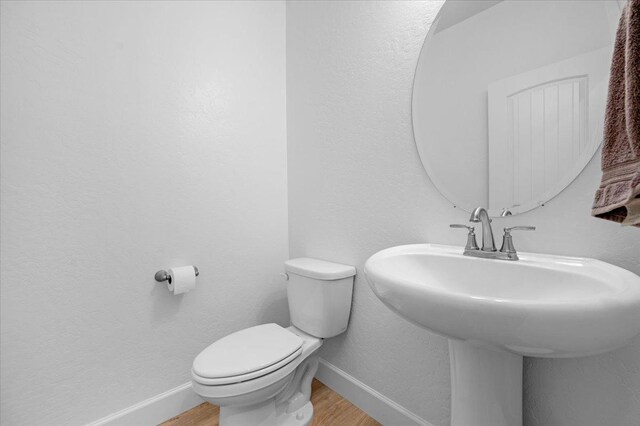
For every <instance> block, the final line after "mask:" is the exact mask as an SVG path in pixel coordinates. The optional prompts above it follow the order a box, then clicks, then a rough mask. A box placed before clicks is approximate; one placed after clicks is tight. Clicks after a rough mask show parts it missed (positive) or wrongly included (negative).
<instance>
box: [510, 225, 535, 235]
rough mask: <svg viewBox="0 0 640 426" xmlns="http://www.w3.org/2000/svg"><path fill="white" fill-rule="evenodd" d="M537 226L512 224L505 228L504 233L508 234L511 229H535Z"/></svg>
mask: <svg viewBox="0 0 640 426" xmlns="http://www.w3.org/2000/svg"><path fill="white" fill-rule="evenodd" d="M535 230H536V227H535V226H511V227H509V228H504V233H505V234H508V233H509V232H511V231H535Z"/></svg>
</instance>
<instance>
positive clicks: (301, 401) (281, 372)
mask: <svg viewBox="0 0 640 426" xmlns="http://www.w3.org/2000/svg"><path fill="white" fill-rule="evenodd" d="M285 270H286V271H287V277H288V283H287V294H288V302H289V310H290V313H291V322H292V324H293V325H291V326H290V327H287V328H284V327H281V326H279V325H277V324H262V325H257V326H255V327H250V328H246V329H244V330H240V331H237V332H235V333H232V334H230V335H228V336H225V337H223V338H221V339H219V340H218V341H216V342H214V343H213V344H211V345H209V346H208V347H207V348H206V349H204V350H203V351H202V352H201V353H200V354H199V355H198V356H197V357H196V358H195V360H194V361H193V367H192V370H191V376H192V379H193V380H192V385H193V390H194V391H195V392H196V393H197V394H198V395H200V396H201V397H202V398H203V399H204V400H205V401H208V402H211V403H212V404H215V405H218V406H220V426H293V425H296V426H306V425H308V424H310V422H311V419H312V417H313V406H312V404H311V401H310V397H311V381H312V380H313V377H314V375H315V373H316V371H317V368H318V355H317V353H318V349H319V348H320V347H321V346H322V342H323V339H324V338H328V337H333V336H336V335H338V334H340V333H343V332H344V331H345V330H346V328H347V324H348V321H349V314H350V311H351V297H352V292H353V276H354V275H355V273H356V271H355V268H354V267H352V266H347V265H342V264H337V263H333V262H326V261H322V260H318V259H309V258H299V259H292V260H288V261H287V262H285Z"/></svg>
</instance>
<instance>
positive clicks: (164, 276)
mask: <svg viewBox="0 0 640 426" xmlns="http://www.w3.org/2000/svg"><path fill="white" fill-rule="evenodd" d="M193 270H194V271H196V277H197V276H198V275H200V271H199V270H198V267H197V266H194V267H193ZM154 278H155V279H156V281H158V282H159V283H161V282H164V281H169V284H171V276H169V272H167V271H165V270H164V269H161V270H159V271H158V272H156V274H155V275H154Z"/></svg>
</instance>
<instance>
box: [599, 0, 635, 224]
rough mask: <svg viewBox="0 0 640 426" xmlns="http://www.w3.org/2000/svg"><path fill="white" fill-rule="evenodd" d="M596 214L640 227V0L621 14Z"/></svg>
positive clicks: (628, 6) (630, 0) (605, 124)
mask: <svg viewBox="0 0 640 426" xmlns="http://www.w3.org/2000/svg"><path fill="white" fill-rule="evenodd" d="M591 214H592V215H593V216H596V217H600V218H602V219H607V220H612V221H615V222H619V223H622V224H623V225H633V226H637V227H640V0H628V1H627V4H626V5H625V8H624V9H623V11H622V16H621V17H620V24H619V27H618V33H617V35H616V42H615V47H614V51H613V60H612V63H611V77H610V81H609V97H608V99H607V110H606V116H605V123H604V143H603V146H602V182H601V183H600V188H598V190H597V191H596V196H595V201H594V202H593V209H592V211H591Z"/></svg>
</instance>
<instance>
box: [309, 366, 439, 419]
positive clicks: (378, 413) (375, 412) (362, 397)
mask: <svg viewBox="0 0 640 426" xmlns="http://www.w3.org/2000/svg"><path fill="white" fill-rule="evenodd" d="M316 378H317V379H318V380H320V381H321V382H322V383H324V384H325V385H327V387H329V388H331V389H332V390H334V391H335V392H337V393H339V394H340V395H341V396H342V397H344V398H345V399H347V400H348V401H349V402H351V403H352V404H353V405H355V406H356V407H358V408H360V409H361V410H362V411H364V412H365V413H367V414H368V415H369V416H371V417H373V418H374V419H375V420H377V421H378V422H380V423H382V424H383V425H387V426H417V425H419V426H433V425H432V424H431V423H429V422H428V421H426V420H425V419H423V418H421V417H419V416H417V415H415V414H413V413H412V412H411V411H409V410H407V409H406V408H404V407H403V406H401V405H399V404H397V403H395V402H393V401H392V400H390V399H389V398H387V397H386V396H384V395H382V394H380V393H378V392H377V391H375V390H374V389H372V388H370V387H369V386H367V385H365V384H364V383H362V382H361V381H359V380H358V379H356V378H355V377H352V376H350V375H349V374H347V373H345V372H344V371H342V370H340V369H339V368H338V367H336V366H335V365H333V364H330V363H328V362H327V361H325V360H323V359H320V364H319V366H318V372H317V373H316Z"/></svg>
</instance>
